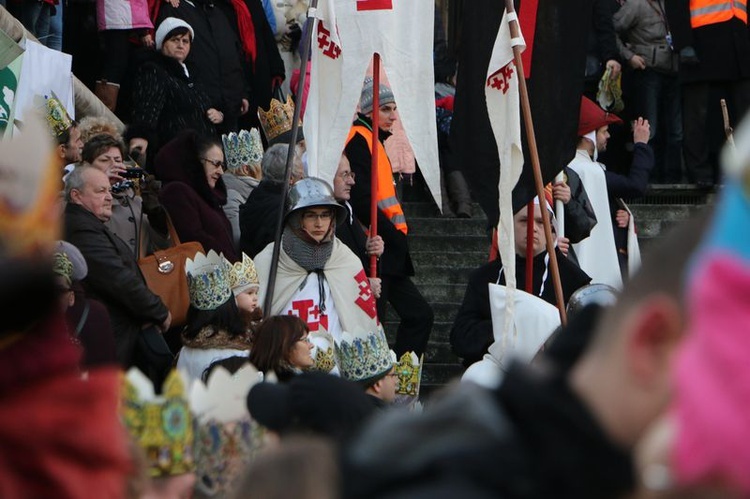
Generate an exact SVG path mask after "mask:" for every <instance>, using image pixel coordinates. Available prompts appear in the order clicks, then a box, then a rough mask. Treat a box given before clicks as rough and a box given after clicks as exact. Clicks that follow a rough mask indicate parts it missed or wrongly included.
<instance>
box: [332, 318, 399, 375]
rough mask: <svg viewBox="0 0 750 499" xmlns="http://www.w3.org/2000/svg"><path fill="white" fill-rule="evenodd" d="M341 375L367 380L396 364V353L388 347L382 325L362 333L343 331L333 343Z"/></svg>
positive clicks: (383, 372)
mask: <svg viewBox="0 0 750 499" xmlns="http://www.w3.org/2000/svg"><path fill="white" fill-rule="evenodd" d="M335 351H336V359H337V360H338V362H337V363H338V366H339V370H340V371H341V377H342V378H344V379H347V380H349V381H367V380H370V379H372V378H375V377H377V376H381V375H383V374H385V373H387V372H388V371H390V370H391V369H393V367H394V366H395V364H396V354H394V353H393V352H392V351H391V350H390V348H389V347H388V340H387V339H386V338H385V333H384V332H383V328H382V327H378V329H377V330H376V331H368V332H365V333H362V334H350V333H347V332H344V333H343V334H342V335H341V341H339V342H336V343H335Z"/></svg>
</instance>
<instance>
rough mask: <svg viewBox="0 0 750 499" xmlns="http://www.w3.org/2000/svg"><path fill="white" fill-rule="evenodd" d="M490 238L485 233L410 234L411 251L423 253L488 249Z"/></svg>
mask: <svg viewBox="0 0 750 499" xmlns="http://www.w3.org/2000/svg"><path fill="white" fill-rule="evenodd" d="M489 247H490V241H489V238H488V237H486V236H484V235H460V236H454V235H441V234H432V233H431V234H430V235H421V234H415V235H411V236H409V251H410V252H411V253H421V252H426V251H446V250H447V251H457V250H461V251H488V250H489Z"/></svg>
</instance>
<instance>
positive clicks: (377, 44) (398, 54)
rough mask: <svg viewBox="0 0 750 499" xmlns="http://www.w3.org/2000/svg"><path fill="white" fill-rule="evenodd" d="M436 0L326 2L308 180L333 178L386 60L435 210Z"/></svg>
mask: <svg viewBox="0 0 750 499" xmlns="http://www.w3.org/2000/svg"><path fill="white" fill-rule="evenodd" d="M434 9H435V3H434V0H357V1H356V2H355V1H352V0H321V1H320V3H319V4H318V8H317V11H315V12H313V13H312V15H314V16H315V17H316V21H315V25H314V28H313V34H314V35H313V45H312V64H311V66H312V68H311V71H310V93H309V95H308V100H307V107H306V110H305V119H304V130H305V142H306V144H307V153H308V164H309V169H310V170H309V171H310V174H311V175H315V176H318V177H320V178H322V179H324V180H326V181H328V182H332V181H333V177H334V174H335V173H336V168H337V167H338V162H339V158H340V156H341V153H342V151H343V150H344V146H345V142H346V137H347V135H348V134H349V130H350V128H351V126H352V122H353V121H354V118H355V113H356V109H357V104H358V103H359V97H360V94H361V92H362V85H363V83H364V78H365V73H366V71H367V68H368V66H369V64H370V62H371V60H372V56H373V54H374V53H376V52H377V53H378V54H380V56H381V61H382V68H383V69H384V70H385V73H386V75H387V76H388V81H389V83H390V87H391V90H393V95H394V97H395V99H396V105H397V106H398V113H399V117H400V119H401V120H402V123H403V126H404V129H405V131H406V136H407V138H408V139H409V143H410V144H411V146H412V148H413V149H414V155H415V157H416V159H417V162H418V164H419V167H420V170H421V171H422V175H423V176H424V178H425V181H426V182H427V186H428V187H429V188H430V191H431V192H432V195H433V197H434V198H435V201H436V202H437V204H438V206H440V205H441V193H440V170H439V163H438V151H437V128H436V123H435V88H434V70H433V57H432V44H433V29H434V26H433V22H432V20H433V19H434Z"/></svg>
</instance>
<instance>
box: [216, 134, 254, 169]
mask: <svg viewBox="0 0 750 499" xmlns="http://www.w3.org/2000/svg"><path fill="white" fill-rule="evenodd" d="M221 142H222V144H223V145H224V156H225V157H226V159H227V168H228V169H229V170H230V171H234V170H237V169H239V168H240V167H242V166H245V165H247V166H249V167H251V169H252V168H259V167H260V163H261V161H262V160H263V142H262V141H261V140H260V132H259V131H258V129H257V128H251V129H250V130H249V131H248V130H240V132H239V133H235V132H231V133H229V134H224V135H222V136H221Z"/></svg>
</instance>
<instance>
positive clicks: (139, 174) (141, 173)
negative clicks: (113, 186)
mask: <svg viewBox="0 0 750 499" xmlns="http://www.w3.org/2000/svg"><path fill="white" fill-rule="evenodd" d="M120 176H121V177H122V178H129V179H134V180H135V179H139V178H143V177H145V176H146V171H145V170H144V169H143V168H141V167H139V166H128V167H127V168H125V170H124V171H123V172H121V173H120Z"/></svg>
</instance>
